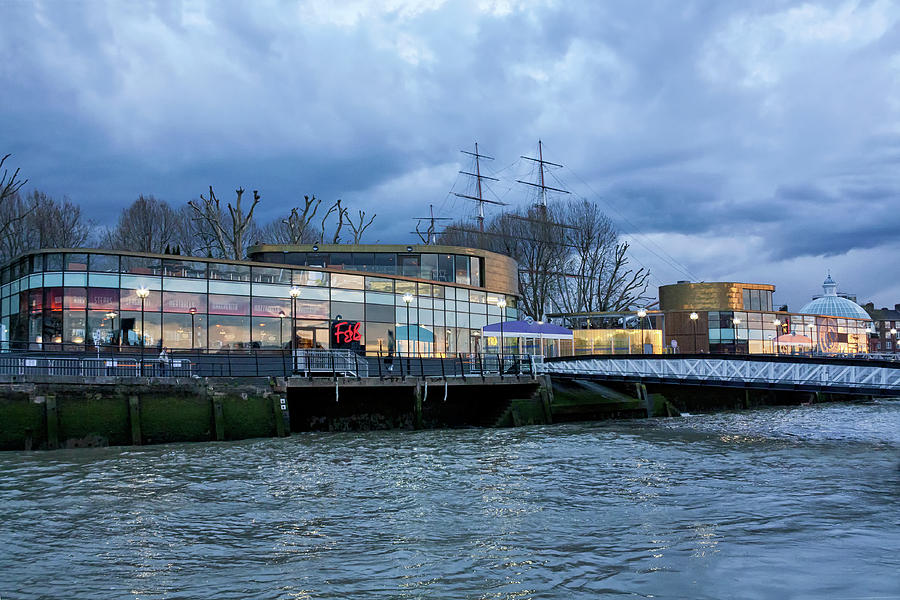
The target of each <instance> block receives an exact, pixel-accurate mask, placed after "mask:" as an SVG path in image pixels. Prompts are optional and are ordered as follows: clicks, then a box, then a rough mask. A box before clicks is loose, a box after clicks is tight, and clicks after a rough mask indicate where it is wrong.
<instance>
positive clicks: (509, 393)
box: [287, 377, 551, 431]
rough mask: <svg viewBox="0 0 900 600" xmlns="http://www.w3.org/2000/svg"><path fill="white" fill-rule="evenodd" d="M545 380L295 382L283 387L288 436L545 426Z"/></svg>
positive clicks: (427, 379) (526, 378)
mask: <svg viewBox="0 0 900 600" xmlns="http://www.w3.org/2000/svg"><path fill="white" fill-rule="evenodd" d="M544 381H545V380H544V379H531V378H528V377H523V378H521V379H516V378H511V377H505V378H502V379H501V378H499V377H487V378H481V377H475V378H468V379H467V380H462V379H451V380H447V381H442V380H441V379H440V378H438V377H434V378H406V380H405V381H402V380H399V379H393V380H385V381H381V380H378V379H369V380H362V381H355V380H352V379H348V380H339V381H337V382H333V381H331V380H328V379H320V380H316V379H311V380H306V379H297V380H291V381H290V382H289V384H288V393H287V396H288V401H289V403H290V414H291V430H292V431H348V430H370V429H397V428H400V429H423V428H424V429H434V428H443V427H472V426H474V427H505V426H516V425H525V424H533V423H548V422H550V420H551V419H550V414H549V411H548V410H547V409H546V408H545V403H546V399H545V398H544V397H543V396H541V390H544V389H546V387H547V386H545V385H544Z"/></svg>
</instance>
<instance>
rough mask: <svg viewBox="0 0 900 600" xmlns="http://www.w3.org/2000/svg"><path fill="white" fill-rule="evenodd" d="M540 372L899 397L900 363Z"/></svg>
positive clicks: (602, 362)
mask: <svg viewBox="0 0 900 600" xmlns="http://www.w3.org/2000/svg"><path fill="white" fill-rule="evenodd" d="M541 370H542V372H544V373H550V374H559V375H573V376H578V375H582V376H597V377H603V378H608V379H621V380H630V379H640V380H657V381H660V382H666V381H669V382H692V383H693V382H698V383H703V382H718V383H738V384H755V385H760V386H794V387H797V386H799V387H809V388H816V389H823V388H833V389H848V390H878V391H884V392H894V391H896V392H898V393H900V365H898V366H894V365H866V364H858V363H857V364H848V363H846V362H844V363H840V362H838V363H829V362H828V361H827V360H823V361H820V362H814V361H804V362H787V361H779V360H777V359H775V358H774V357H773V358H772V360H761V359H760V358H759V357H754V358H753V360H742V359H739V358H736V357H729V358H724V357H716V356H714V355H710V356H707V357H694V358H676V357H671V356H670V357H666V358H663V357H642V358H615V359H609V358H602V359H598V358H585V359H576V360H566V361H559V362H548V363H545V364H544V365H543V366H542V368H541Z"/></svg>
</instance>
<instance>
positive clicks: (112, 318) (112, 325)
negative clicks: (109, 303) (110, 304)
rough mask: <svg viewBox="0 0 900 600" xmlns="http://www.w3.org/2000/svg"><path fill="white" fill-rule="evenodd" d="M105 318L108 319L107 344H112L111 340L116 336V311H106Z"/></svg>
mask: <svg viewBox="0 0 900 600" xmlns="http://www.w3.org/2000/svg"><path fill="white" fill-rule="evenodd" d="M106 318H107V319H109V345H110V346H112V343H113V340H114V339H115V336H116V313H115V311H112V310H111V311H109V312H108V313H106Z"/></svg>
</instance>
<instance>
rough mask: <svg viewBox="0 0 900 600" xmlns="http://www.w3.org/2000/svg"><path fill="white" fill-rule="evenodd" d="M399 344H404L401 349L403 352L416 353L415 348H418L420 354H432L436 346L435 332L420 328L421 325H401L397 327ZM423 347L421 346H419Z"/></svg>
mask: <svg viewBox="0 0 900 600" xmlns="http://www.w3.org/2000/svg"><path fill="white" fill-rule="evenodd" d="M396 336H397V337H396V339H397V342H398V343H399V342H403V343H404V346H403V347H401V348H400V351H401V352H411V351H412V352H415V351H416V350H415V349H414V347H418V352H425V353H428V352H431V349H432V347H433V346H432V345H433V344H434V332H433V331H431V330H429V329H425V328H424V327H420V326H419V325H410V326H409V327H407V326H406V325H400V326H398V327H397V334H396ZM417 345H421V346H417Z"/></svg>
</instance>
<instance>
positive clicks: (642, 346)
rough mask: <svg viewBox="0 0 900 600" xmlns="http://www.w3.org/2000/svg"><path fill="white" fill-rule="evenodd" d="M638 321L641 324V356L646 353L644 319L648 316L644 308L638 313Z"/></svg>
mask: <svg viewBox="0 0 900 600" xmlns="http://www.w3.org/2000/svg"><path fill="white" fill-rule="evenodd" d="M637 316H638V319H639V320H640V323H641V354H643V353H644V317H646V316H647V311H646V310H644V309H643V308H642V309H640V310H639V311H637Z"/></svg>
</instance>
